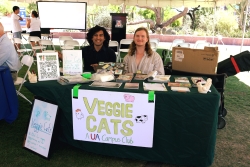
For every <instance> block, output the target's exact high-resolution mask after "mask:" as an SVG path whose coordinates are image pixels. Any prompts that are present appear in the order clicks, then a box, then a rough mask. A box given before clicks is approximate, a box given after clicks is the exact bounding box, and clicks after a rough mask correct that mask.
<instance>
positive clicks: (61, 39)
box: [59, 36, 74, 50]
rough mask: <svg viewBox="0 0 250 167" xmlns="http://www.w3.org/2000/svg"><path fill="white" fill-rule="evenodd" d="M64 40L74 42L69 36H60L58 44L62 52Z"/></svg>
mask: <svg viewBox="0 0 250 167" xmlns="http://www.w3.org/2000/svg"><path fill="white" fill-rule="evenodd" d="M65 40H74V39H73V38H72V37H71V36H60V37H59V44H60V48H61V50H63V49H62V47H63V46H64V41H65Z"/></svg>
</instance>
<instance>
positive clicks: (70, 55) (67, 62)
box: [62, 50, 83, 75]
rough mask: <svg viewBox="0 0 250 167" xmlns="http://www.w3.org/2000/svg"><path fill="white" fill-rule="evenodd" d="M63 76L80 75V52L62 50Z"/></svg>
mask: <svg viewBox="0 0 250 167" xmlns="http://www.w3.org/2000/svg"><path fill="white" fill-rule="evenodd" d="M62 54H63V75H65V74H68V75H77V74H82V69H83V67H82V51H81V50H63V52H62Z"/></svg>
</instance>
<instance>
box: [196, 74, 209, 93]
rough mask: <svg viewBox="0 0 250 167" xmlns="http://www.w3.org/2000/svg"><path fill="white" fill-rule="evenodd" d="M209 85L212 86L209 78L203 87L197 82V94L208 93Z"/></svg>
mask: <svg viewBox="0 0 250 167" xmlns="http://www.w3.org/2000/svg"><path fill="white" fill-rule="evenodd" d="M211 85H212V79H211V78H208V79H207V82H206V84H205V85H202V84H201V82H198V83H197V87H198V92H199V93H204V94H206V93H207V92H208V91H210V90H209V89H210V87H211Z"/></svg>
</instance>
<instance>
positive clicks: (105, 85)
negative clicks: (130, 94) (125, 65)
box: [89, 81, 122, 88]
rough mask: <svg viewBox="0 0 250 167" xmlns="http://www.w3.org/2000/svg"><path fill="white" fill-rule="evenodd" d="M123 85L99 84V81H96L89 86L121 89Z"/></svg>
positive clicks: (115, 83)
mask: <svg viewBox="0 0 250 167" xmlns="http://www.w3.org/2000/svg"><path fill="white" fill-rule="evenodd" d="M121 85H122V83H118V82H97V81H95V82H93V83H92V84H91V85H89V86H93V87H105V88H119V87H120V86H121Z"/></svg>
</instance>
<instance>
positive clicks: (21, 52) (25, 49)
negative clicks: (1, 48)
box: [13, 38, 32, 58]
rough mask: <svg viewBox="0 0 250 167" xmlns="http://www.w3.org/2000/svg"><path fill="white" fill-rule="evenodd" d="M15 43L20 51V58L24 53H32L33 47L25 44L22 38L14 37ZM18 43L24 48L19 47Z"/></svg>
mask: <svg viewBox="0 0 250 167" xmlns="http://www.w3.org/2000/svg"><path fill="white" fill-rule="evenodd" d="M13 42H14V45H15V46H16V48H17V52H18V53H20V58H21V57H22V56H23V53H27V54H30V52H32V49H27V48H26V47H25V45H24V44H23V42H22V40H21V39H20V38H13ZM18 44H20V46H21V47H22V48H23V49H21V48H19V46H18Z"/></svg>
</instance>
